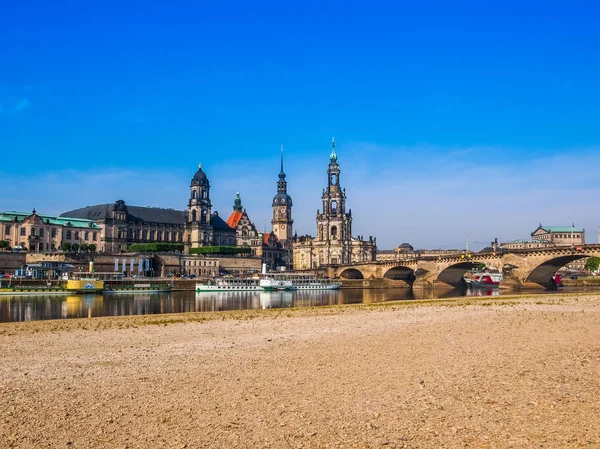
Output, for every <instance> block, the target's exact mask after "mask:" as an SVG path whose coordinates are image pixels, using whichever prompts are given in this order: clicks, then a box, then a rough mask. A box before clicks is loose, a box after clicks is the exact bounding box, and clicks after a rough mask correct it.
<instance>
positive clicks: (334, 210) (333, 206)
mask: <svg viewBox="0 0 600 449" xmlns="http://www.w3.org/2000/svg"><path fill="white" fill-rule="evenodd" d="M335 214H337V201H332V202H331V215H335Z"/></svg>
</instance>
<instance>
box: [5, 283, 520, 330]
mask: <svg viewBox="0 0 600 449" xmlns="http://www.w3.org/2000/svg"><path fill="white" fill-rule="evenodd" d="M514 293H515V292H507V291H504V290H498V289H497V288H490V289H485V288H480V289H467V290H463V291H460V290H457V289H447V290H442V289H435V290H433V289H432V290H420V289H415V290H411V289H407V288H398V289H373V290H368V289H367V290H361V289H348V290H322V291H296V292H271V293H266V292H203V293H195V292H192V291H189V292H183V291H178V292H168V293H116V294H115V293H112V294H111V293H105V294H104V295H96V294H88V295H44V294H39V295H35V296H0V322H1V321H4V322H6V321H33V320H49V319H62V318H85V317H97V316H118V315H151V314H160V313H183V312H212V311H226V310H245V309H275V308H289V307H318V306H326V305H335V304H359V303H364V304H371V303H379V302H385V301H399V300H411V299H434V298H454V297H460V296H496V295H501V294H514Z"/></svg>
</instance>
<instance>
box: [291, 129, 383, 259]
mask: <svg viewBox="0 0 600 449" xmlns="http://www.w3.org/2000/svg"><path fill="white" fill-rule="evenodd" d="M321 199H322V202H323V210H322V212H321V211H320V210H317V220H316V221H317V236H316V237H312V236H308V235H307V236H301V237H298V236H294V238H293V242H292V253H293V265H294V269H295V270H307V269H315V268H319V267H321V266H323V265H339V264H348V263H354V262H370V261H374V260H375V257H376V254H377V242H376V239H375V238H373V237H369V240H368V241H365V240H363V239H362V238H361V237H356V238H355V237H352V210H351V209H348V210H347V209H346V189H343V188H342V187H341V184H340V165H339V163H338V159H337V154H336V153H335V141H334V140H333V139H332V141H331V155H330V156H329V165H328V167H327V187H326V188H325V189H323V194H322V195H321Z"/></svg>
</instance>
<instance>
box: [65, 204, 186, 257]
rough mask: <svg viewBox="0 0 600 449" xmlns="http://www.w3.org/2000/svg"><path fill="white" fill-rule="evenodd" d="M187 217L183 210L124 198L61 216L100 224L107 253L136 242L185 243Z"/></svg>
mask: <svg viewBox="0 0 600 449" xmlns="http://www.w3.org/2000/svg"><path fill="white" fill-rule="evenodd" d="M185 216H186V214H185V211H182V210H174V209H161V208H158V207H140V206H128V205H126V204H125V201H123V200H119V201H116V202H115V203H114V204H98V205H96V206H87V207H82V208H80V209H75V210H71V211H68V212H65V213H63V214H61V218H63V217H76V218H78V219H82V220H94V221H95V222H96V223H98V225H99V226H100V228H101V233H100V236H99V237H100V241H99V242H98V243H99V245H98V251H100V252H107V253H116V252H119V251H121V250H123V251H124V250H126V249H127V247H128V246H129V245H130V244H132V243H153V242H160V243H165V242H166V243H182V242H183V237H184V233H185Z"/></svg>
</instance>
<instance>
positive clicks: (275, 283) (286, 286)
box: [260, 273, 295, 292]
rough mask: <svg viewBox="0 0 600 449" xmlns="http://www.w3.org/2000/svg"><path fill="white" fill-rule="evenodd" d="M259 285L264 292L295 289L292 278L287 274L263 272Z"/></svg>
mask: <svg viewBox="0 0 600 449" xmlns="http://www.w3.org/2000/svg"><path fill="white" fill-rule="evenodd" d="M260 286H261V287H262V288H263V290H264V291H266V292H281V291H288V290H295V287H294V284H293V283H292V280H291V279H289V276H288V275H287V274H280V273H268V274H263V275H262V278H261V279H260Z"/></svg>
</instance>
